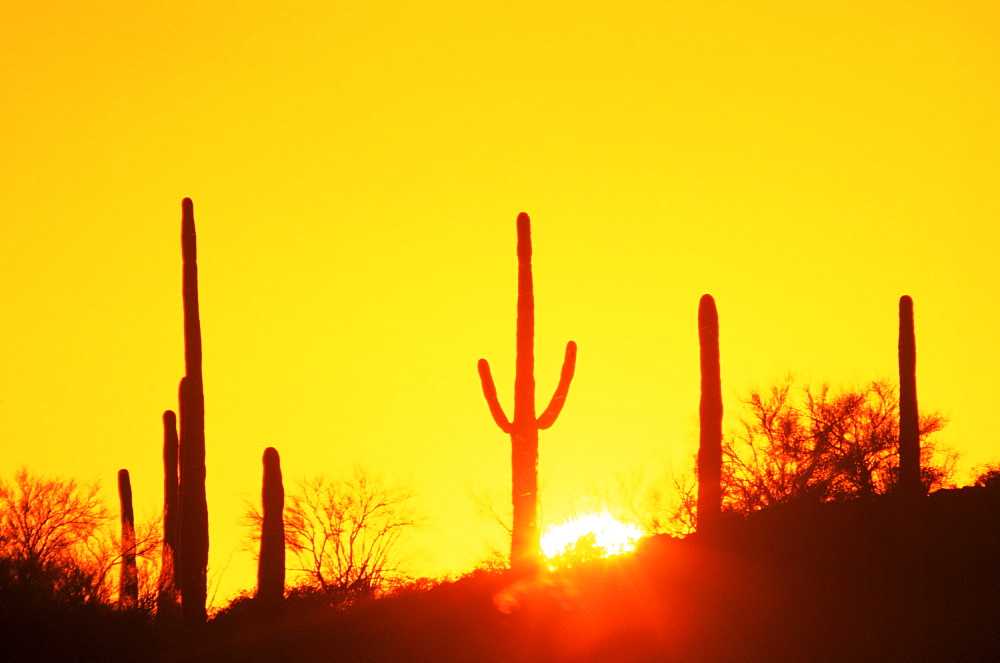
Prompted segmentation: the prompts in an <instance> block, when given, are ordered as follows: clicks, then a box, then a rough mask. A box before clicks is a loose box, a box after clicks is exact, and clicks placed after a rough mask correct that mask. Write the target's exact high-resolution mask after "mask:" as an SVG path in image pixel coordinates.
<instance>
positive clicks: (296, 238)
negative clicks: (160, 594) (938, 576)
mask: <svg viewBox="0 0 1000 663" xmlns="http://www.w3.org/2000/svg"><path fill="white" fill-rule="evenodd" d="M151 4H152V3H132V2H110V1H105V0H100V1H98V0H87V1H86V2H72V1H68V0H59V1H58V2H45V1H40V2H11V3H5V4H4V5H3V8H2V9H0V204H2V210H3V224H2V234H0V283H2V286H0V474H2V475H3V476H8V477H9V476H10V474H11V473H12V472H13V470H14V468H16V467H18V466H20V465H27V466H29V467H30V468H32V469H35V470H37V471H39V472H43V473H47V474H61V475H64V476H75V477H78V478H81V479H94V478H97V479H100V480H101V481H102V483H103V485H104V486H105V489H106V493H107V494H108V495H109V496H112V495H113V494H114V491H113V487H114V477H115V472H116V471H117V470H118V469H119V468H121V467H126V468H128V469H129V470H130V471H131V473H132V478H133V488H134V492H135V496H136V502H137V504H138V505H139V511H140V513H141V512H142V511H143V505H144V506H145V511H146V513H152V512H154V511H155V510H156V509H157V508H158V507H159V500H160V499H161V495H160V491H161V481H162V478H161V477H162V469H161V465H160V452H161V448H160V423H159V417H160V414H161V413H162V411H163V410H164V409H166V408H172V407H174V404H175V402H176V388H177V380H178V379H179V378H180V376H181V374H182V372H183V354H182V330H181V300H180V244H179V233H180V201H181V198H182V197H184V196H190V197H192V198H193V199H194V201H195V214H196V219H197V223H198V233H199V258H200V268H201V283H202V289H201V296H202V299H201V310H202V324H203V334H204V348H205V368H204V370H205V384H206V388H205V391H206V419H207V424H206V425H207V431H206V433H207V446H208V460H207V463H208V496H209V511H210V514H211V535H212V543H211V545H212V552H211V565H212V571H213V572H214V573H218V571H219V570H220V569H223V568H225V569H226V570H225V573H224V574H223V577H222V580H221V587H222V589H221V593H223V594H226V593H231V592H232V591H234V590H235V589H236V588H239V587H250V586H252V584H253V582H254V574H253V567H252V566H251V565H250V563H249V562H248V559H247V558H246V556H245V555H244V554H243V553H239V552H237V553H235V554H233V551H234V550H236V549H237V548H238V546H239V543H240V539H241V537H242V536H243V535H244V533H245V532H244V530H242V529H240V527H239V525H238V522H237V521H238V517H239V515H240V513H241V511H242V509H243V501H244V499H246V498H254V496H256V495H257V494H258V493H259V486H260V456H261V453H262V451H263V449H264V447H265V446H268V445H273V446H276V447H277V448H278V449H279V450H280V452H281V454H282V461H283V467H284V471H285V476H286V482H287V483H290V482H291V480H293V479H295V478H297V477H302V476H305V475H308V474H312V473H314V472H316V471H321V470H322V471H327V472H329V473H331V474H333V473H336V472H338V471H340V470H343V469H347V468H350V466H351V465H352V464H354V463H363V464H364V465H366V466H368V467H369V468H370V469H371V470H372V471H373V472H374V473H376V474H379V475H382V476H386V477H395V478H398V479H400V480H402V481H404V482H406V483H408V484H409V485H411V486H412V487H413V489H414V490H415V491H416V492H417V494H418V499H419V507H420V508H421V510H422V511H423V512H424V513H425V515H426V516H427V518H428V522H427V524H426V525H425V526H424V528H423V533H422V534H421V535H420V536H419V537H417V539H416V540H415V541H414V543H413V548H412V550H413V564H414V569H415V570H417V571H418V572H425V573H433V572H437V571H440V570H462V569H466V568H469V567H470V566H471V565H472V564H474V563H475V561H476V560H477V559H478V557H479V556H481V554H482V546H483V537H484V532H486V531H488V528H487V527H485V526H484V525H483V524H482V522H481V521H480V520H478V519H477V517H476V515H475V511H476V507H475V505H474V504H473V503H472V500H471V499H470V492H472V491H476V490H492V491H496V492H502V491H504V490H505V489H506V486H507V485H509V484H508V482H509V471H510V470H509V441H508V440H507V439H506V438H505V437H504V435H503V434H502V433H501V432H500V431H499V430H498V429H497V428H496V426H495V425H494V423H493V421H492V419H491V417H490V415H489V412H488V410H487V407H486V404H485V402H484V400H483V397H482V394H481V391H480V388H479V383H478V377H477V373H476V361H477V360H478V359H479V358H480V357H486V358H488V359H489V360H490V365H491V367H492V368H493V371H494V377H495V378H496V380H497V385H498V388H499V389H500V395H501V402H503V403H504V405H505V406H506V407H507V408H508V410H509V408H511V407H512V391H513V370H514V315H515V310H514V303H515V281H516V259H515V253H514V246H515V234H514V220H515V218H516V215H517V213H518V212H521V211H525V212H528V213H529V214H530V215H531V216H532V219H533V225H534V240H535V256H536V259H535V265H536V267H535V287H536V299H537V332H536V355H537V365H536V378H537V380H538V384H539V400H540V401H541V400H542V399H543V398H545V399H547V398H548V396H549V394H551V391H552V389H553V388H554V386H555V383H556V381H557V379H558V374H559V366H560V362H561V354H562V350H563V348H564V347H565V343H566V341H568V340H571V339H572V340H575V341H576V342H577V343H578V344H579V361H578V366H577V375H576V378H575V379H574V381H573V384H572V387H571V389H570V393H569V398H568V400H567V405H566V408H565V410H564V411H563V413H562V415H561V417H560V419H559V421H558V422H557V423H556V425H555V426H554V427H553V428H552V429H550V430H548V431H544V432H543V433H542V435H541V475H542V482H543V485H544V486H545V490H544V493H543V500H544V513H545V515H546V517H548V518H550V519H554V518H558V517H559V515H560V513H562V512H563V511H564V510H565V509H566V508H567V505H568V504H570V503H571V502H573V501H574V500H576V499H579V498H580V497H581V496H583V495H586V494H587V493H588V492H593V490H594V487H595V486H597V485H599V484H601V483H602V482H605V481H607V478H608V477H609V476H613V475H615V474H616V473H628V472H633V471H636V470H638V469H639V468H642V467H650V468H652V467H653V466H654V465H655V466H657V467H658V466H662V465H663V464H668V463H674V464H675V465H677V466H678V467H679V468H683V467H686V465H687V463H688V460H689V458H690V456H691V454H692V453H693V452H694V450H695V446H696V440H697V405H698V358H697V350H698V347H697V327H696V313H697V305H698V298H699V297H700V295H701V294H703V293H705V292H708V293H711V294H713V295H714V296H715V298H716V301H717V303H718V307H719V315H720V323H721V351H722V377H723V389H724V393H725V395H726V398H727V408H728V409H727V420H726V426H727V427H730V426H733V425H735V423H736V421H735V419H734V418H733V414H734V413H735V410H736V407H735V406H736V402H737V400H738V398H739V397H740V396H741V395H744V394H745V393H746V392H747V390H748V389H750V388H752V387H758V386H760V387H766V386H767V385H769V384H772V383H774V382H775V381H777V380H779V379H780V378H781V377H782V376H783V375H784V374H786V373H788V372H789V371H794V372H796V373H797V374H798V375H799V376H800V378H802V380H803V381H806V382H808V381H820V380H830V381H832V382H833V383H834V384H853V383H858V382H863V381H867V380H869V379H872V378H878V377H886V378H894V377H895V370H896V369H895V365H896V364H895V362H896V354H895V347H896V303H897V301H898V298H899V296H900V295H901V294H910V295H912V296H913V297H914V301H915V308H916V324H917V344H918V354H919V359H918V380H919V382H918V393H919V397H920V402H921V405H922V406H924V407H926V408H930V409H936V410H940V411H941V412H942V413H943V414H945V415H946V416H948V417H949V418H950V419H951V423H950V424H949V426H948V427H947V429H946V431H945V433H944V434H943V435H942V436H941V437H942V439H943V440H944V441H946V442H948V443H950V444H952V445H954V447H955V448H957V449H958V450H960V451H961V452H962V453H963V454H964V456H963V464H962V466H961V467H962V469H963V471H964V470H966V469H967V468H969V467H971V466H972V465H975V464H977V463H983V462H986V461H988V460H992V459H996V458H997V457H1000V446H998V444H997V442H996V434H995V430H994V411H995V401H996V387H995V384H994V380H995V376H996V375H998V374H1000V356H998V352H997V349H996V348H997V344H996V330H997V329H998V328H1000V313H998V308H997V307H996V306H994V305H993V304H992V302H993V301H994V300H995V299H996V297H997V295H998V289H1000V288H998V285H1000V277H998V275H997V268H996V263H997V255H998V253H1000V236H998V231H997V224H996V221H997V218H998V212H1000V188H998V187H997V182H998V181H1000V156H998V155H1000V123H998V122H997V117H1000V42H998V40H997V39H996V35H997V32H996V30H997V26H998V25H1000V6H998V5H997V4H996V3H994V2H956V1H953V0H948V1H947V2H945V1H940V2H912V1H909V0H908V1H905V2H879V3H871V2H847V3H800V2H773V1H772V2H767V1H765V2H664V1H660V2H597V1H592V2H586V1H583V2H581V1H579V0H577V1H574V2H545V3H536V2H521V3H515V2H504V3H479V2H433V3H425V2H412V1H407V2H393V3H388V2H366V3H361V2H351V3H346V2H322V3H320V2H317V3H298V2H287V3H280V6H278V7H268V8H266V9H264V8H263V7H265V6H266V5H270V4H272V3H259V5H260V7H261V8H257V9H250V8H248V7H247V6H246V3H243V2H216V1H211V0H199V1H198V2H187V1H181V2H174V3H162V4H157V5H156V6H155V7H153V6H150V5H151ZM539 5H542V6H539ZM541 406H542V407H544V403H541ZM230 560H231V561H230ZM227 564H228V566H227Z"/></svg>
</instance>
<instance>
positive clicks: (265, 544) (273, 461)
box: [257, 447, 285, 604]
mask: <svg viewBox="0 0 1000 663" xmlns="http://www.w3.org/2000/svg"><path fill="white" fill-rule="evenodd" d="M263 462H264V479H263V486H262V488H261V502H262V506H263V511H264V517H263V523H262V525H261V531H260V557H259V558H258V560H257V599H258V600H259V601H261V602H262V603H269V604H274V603H277V602H279V601H281V599H282V598H283V597H284V595H285V525H284V519H283V511H284V509H285V488H284V486H283V485H282V482H281V458H280V456H279V455H278V450H277V449H275V448H274V447H268V448H267V449H265V450H264V458H263Z"/></svg>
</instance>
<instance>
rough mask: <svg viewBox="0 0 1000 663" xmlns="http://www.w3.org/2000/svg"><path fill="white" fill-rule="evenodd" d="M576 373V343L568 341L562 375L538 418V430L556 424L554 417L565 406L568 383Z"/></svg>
mask: <svg viewBox="0 0 1000 663" xmlns="http://www.w3.org/2000/svg"><path fill="white" fill-rule="evenodd" d="M574 371H576V343H574V342H573V341H570V342H569V343H567V344H566V356H565V357H564V358H563V365H562V374H561V375H560V376H559V386H557V387H556V393H554V394H553V395H552V400H551V401H549V406H548V407H547V408H545V411H544V412H542V416H540V417H538V428H539V429H540V430H545V429H546V428H548V427H549V426H551V425H552V424H554V423H555V422H556V417H558V416H559V413H560V412H562V409H563V405H565V404H566V394H567V393H569V383H570V382H571V381H572V380H573V373H574Z"/></svg>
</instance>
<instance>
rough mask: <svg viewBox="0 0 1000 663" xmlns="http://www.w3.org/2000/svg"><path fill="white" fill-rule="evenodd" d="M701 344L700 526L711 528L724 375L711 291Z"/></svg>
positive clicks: (717, 490)
mask: <svg viewBox="0 0 1000 663" xmlns="http://www.w3.org/2000/svg"><path fill="white" fill-rule="evenodd" d="M698 341H699V346H700V348H701V404H700V406H699V414H700V418H701V435H700V442H699V446H698V530H699V531H710V530H712V529H713V528H714V527H715V525H716V524H717V523H718V520H719V514H720V513H721V512H722V377H721V369H720V364H719V313H718V311H717V310H716V308H715V300H714V299H713V298H712V296H711V295H704V296H703V297H702V298H701V302H699V304H698Z"/></svg>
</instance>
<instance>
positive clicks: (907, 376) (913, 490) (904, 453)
mask: <svg viewBox="0 0 1000 663" xmlns="http://www.w3.org/2000/svg"><path fill="white" fill-rule="evenodd" d="M899 489H900V491H902V492H903V493H904V494H906V495H919V494H921V493H922V492H923V486H922V484H921V483H920V422H919V417H918V413H917V341H916V335H915V334H914V331H913V300H912V299H911V298H910V297H909V296H908V295H903V296H902V297H900V298H899Z"/></svg>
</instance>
